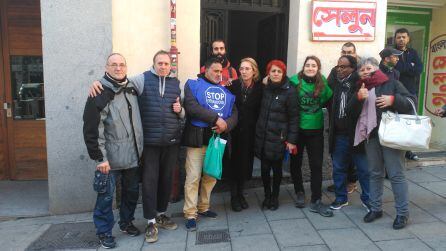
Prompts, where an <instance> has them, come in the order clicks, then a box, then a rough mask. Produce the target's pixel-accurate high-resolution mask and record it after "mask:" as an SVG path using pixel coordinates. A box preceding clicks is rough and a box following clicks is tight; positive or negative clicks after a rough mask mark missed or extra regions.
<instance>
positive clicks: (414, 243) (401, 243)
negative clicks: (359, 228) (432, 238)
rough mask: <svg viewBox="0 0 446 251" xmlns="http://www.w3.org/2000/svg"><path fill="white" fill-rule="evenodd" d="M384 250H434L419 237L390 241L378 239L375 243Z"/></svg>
mask: <svg viewBox="0 0 446 251" xmlns="http://www.w3.org/2000/svg"><path fill="white" fill-rule="evenodd" d="M375 244H376V245H378V247H379V248H380V249H381V250H383V251H387V250H388V251H408V250H413V251H424V250H432V249H431V248H429V247H428V246H426V244H424V243H423V242H421V241H420V240H418V239H402V240H390V241H378V242H376V243H375Z"/></svg>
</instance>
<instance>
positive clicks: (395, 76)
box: [379, 48, 403, 80]
mask: <svg viewBox="0 0 446 251" xmlns="http://www.w3.org/2000/svg"><path fill="white" fill-rule="evenodd" d="M401 54H403V52H402V51H400V50H397V49H394V48H385V49H383V50H382V51H381V52H380V53H379V56H380V57H381V62H380V63H379V69H380V70H381V71H382V72H383V73H384V74H386V76H387V77H388V78H389V79H390V80H399V79H400V72H399V71H398V70H397V69H395V65H396V64H397V63H398V61H399V56H400V55H401Z"/></svg>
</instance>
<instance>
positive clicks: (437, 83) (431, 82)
mask: <svg viewBox="0 0 446 251" xmlns="http://www.w3.org/2000/svg"><path fill="white" fill-rule="evenodd" d="M444 105H446V34H443V35H441V36H438V37H436V38H434V39H433V40H432V41H431V42H430V45H429V62H428V66H427V81H426V98H425V101H424V106H425V108H426V110H427V111H428V112H430V113H431V114H434V111H435V109H436V108H439V107H442V106H444Z"/></svg>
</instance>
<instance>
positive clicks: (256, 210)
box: [225, 194, 265, 223]
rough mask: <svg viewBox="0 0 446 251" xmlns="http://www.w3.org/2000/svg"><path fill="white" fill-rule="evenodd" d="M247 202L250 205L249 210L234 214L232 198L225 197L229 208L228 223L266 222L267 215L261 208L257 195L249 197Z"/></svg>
mask: <svg viewBox="0 0 446 251" xmlns="http://www.w3.org/2000/svg"><path fill="white" fill-rule="evenodd" d="M246 201H247V202H248V204H249V208H247V209H244V210H242V211H240V212H234V211H232V209H231V199H230V197H225V205H226V208H227V216H228V221H229V222H230V223H231V222H240V221H258V220H260V221H265V215H264V214H263V212H262V210H261V209H260V207H259V204H258V201H257V197H256V196H255V194H252V196H249V197H248V196H247V197H246Z"/></svg>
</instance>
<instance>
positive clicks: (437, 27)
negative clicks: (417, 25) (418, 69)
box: [423, 6, 446, 150]
mask: <svg viewBox="0 0 446 251" xmlns="http://www.w3.org/2000/svg"><path fill="white" fill-rule="evenodd" d="M445 24H446V6H444V7H442V8H438V9H433V11H432V22H431V31H430V39H429V43H430V41H432V40H433V39H434V38H436V37H438V36H440V35H443V34H446V29H445V27H444V25H445ZM428 62H429V61H428ZM429 81H430V82H432V80H429ZM427 85H432V83H427ZM428 102H429V101H428ZM423 107H425V106H423ZM424 114H426V115H429V116H430V117H431V118H432V121H433V122H434V124H435V126H434V128H433V131H432V138H431V147H432V148H435V149H440V150H446V137H444V128H446V119H445V118H439V117H437V116H432V115H431V114H430V113H429V112H427V111H426V110H425V111H424Z"/></svg>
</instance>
